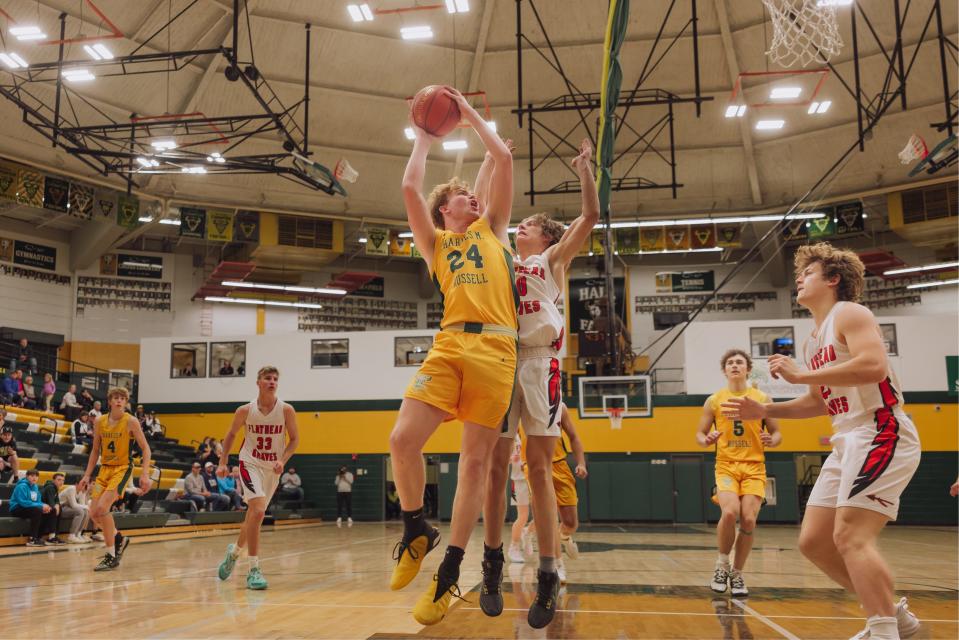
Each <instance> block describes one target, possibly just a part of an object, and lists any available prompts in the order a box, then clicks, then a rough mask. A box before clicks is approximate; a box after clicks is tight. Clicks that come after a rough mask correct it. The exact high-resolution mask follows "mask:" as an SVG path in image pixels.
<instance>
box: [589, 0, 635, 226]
mask: <svg viewBox="0 0 959 640" xmlns="http://www.w3.org/2000/svg"><path fill="white" fill-rule="evenodd" d="M628 25H629V0H609V13H608V16H607V20H606V35H605V39H604V42H603V77H602V80H601V84H600V94H599V136H598V140H599V143H598V146H599V148H598V149H597V150H596V184H597V189H598V191H599V210H600V212H603V211H608V210H609V196H610V193H611V192H612V188H613V185H612V173H611V168H612V163H613V147H614V145H615V143H616V126H615V123H616V118H615V112H616V104H617V103H618V102H619V90H620V87H621V86H622V83H623V69H622V67H621V66H620V64H619V51H620V48H621V47H622V46H623V40H625V39H626V28H627V26H628Z"/></svg>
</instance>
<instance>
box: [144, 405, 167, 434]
mask: <svg viewBox="0 0 959 640" xmlns="http://www.w3.org/2000/svg"><path fill="white" fill-rule="evenodd" d="M143 432H144V433H145V434H146V435H147V437H148V438H150V439H151V440H154V439H156V438H158V437H159V436H161V435H163V427H162V426H161V425H160V421H159V420H157V416H156V414H155V413H154V412H152V411H151V412H150V413H148V414H147V417H146V418H145V419H144V420H143Z"/></svg>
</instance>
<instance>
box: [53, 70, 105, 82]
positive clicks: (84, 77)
mask: <svg viewBox="0 0 959 640" xmlns="http://www.w3.org/2000/svg"><path fill="white" fill-rule="evenodd" d="M61 75H62V76H63V79H64V80H69V81H70V82H89V81H91V80H96V76H95V75H93V74H92V73H90V71H89V70H88V69H64V70H63V73H62V74H61Z"/></svg>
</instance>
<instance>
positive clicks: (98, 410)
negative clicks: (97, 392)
mask: <svg viewBox="0 0 959 640" xmlns="http://www.w3.org/2000/svg"><path fill="white" fill-rule="evenodd" d="M87 413H89V414H90V424H93V423H94V422H96V421H97V418H99V417H100V416H102V415H103V405H102V404H100V401H99V400H94V401H93V408H92V409H90V411H88V412H87Z"/></svg>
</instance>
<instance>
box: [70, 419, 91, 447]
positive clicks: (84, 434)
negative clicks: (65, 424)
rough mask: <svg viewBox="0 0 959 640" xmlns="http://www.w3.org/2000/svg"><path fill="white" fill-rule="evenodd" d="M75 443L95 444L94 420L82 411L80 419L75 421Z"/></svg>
mask: <svg viewBox="0 0 959 640" xmlns="http://www.w3.org/2000/svg"><path fill="white" fill-rule="evenodd" d="M73 441H74V442H76V443H77V444H85V445H90V444H93V420H92V419H90V414H89V413H87V412H86V411H81V412H80V417H79V418H77V419H76V420H74V421H73Z"/></svg>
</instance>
